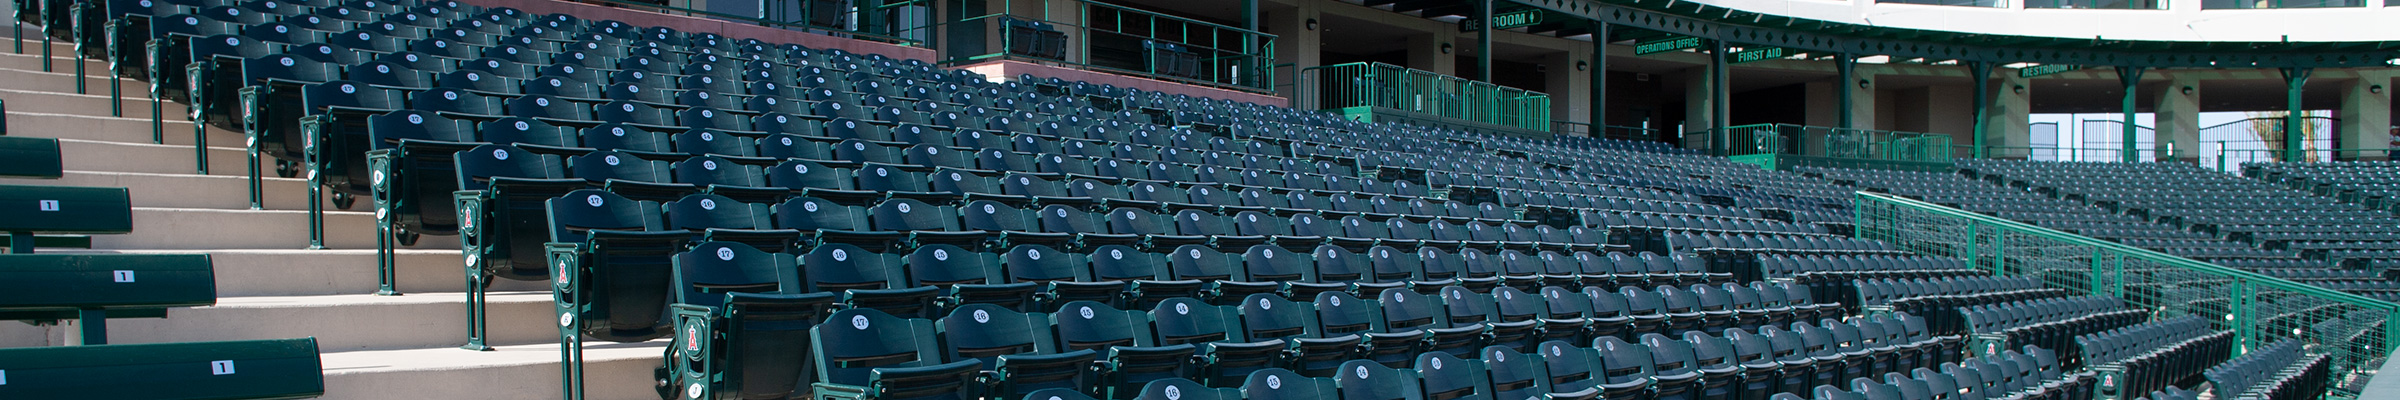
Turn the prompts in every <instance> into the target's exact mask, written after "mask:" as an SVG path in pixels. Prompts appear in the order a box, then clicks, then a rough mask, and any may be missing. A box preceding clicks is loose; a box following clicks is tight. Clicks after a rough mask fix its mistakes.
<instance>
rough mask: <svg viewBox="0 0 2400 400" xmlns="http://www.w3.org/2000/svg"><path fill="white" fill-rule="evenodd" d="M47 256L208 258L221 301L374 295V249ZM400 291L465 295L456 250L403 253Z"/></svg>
mask: <svg viewBox="0 0 2400 400" xmlns="http://www.w3.org/2000/svg"><path fill="white" fill-rule="evenodd" d="M45 252H46V253H62V254H64V253H128V254H159V253H177V254H189V253H195V252H196V253H205V254H208V255H209V260H210V261H211V262H212V263H214V264H215V266H216V274H217V296H220V297H240V296H315V295H341V294H371V293H375V290H376V284H377V283H376V281H375V274H376V270H375V251H374V250H199V251H179V250H53V251H45ZM393 260H394V261H395V262H397V263H398V267H397V268H395V269H394V275H396V277H397V281H398V282H397V283H396V286H398V288H399V290H400V291H401V292H402V293H407V294H408V295H416V294H425V293H460V292H464V291H465V290H466V271H465V268H463V267H461V265H462V263H461V261H460V259H459V254H458V251H457V250H416V249H402V250H400V251H398V252H396V253H395V254H394V257H393ZM492 290H494V291H547V290H550V287H549V286H547V282H544V281H512V280H500V281H496V282H493V283H492Z"/></svg>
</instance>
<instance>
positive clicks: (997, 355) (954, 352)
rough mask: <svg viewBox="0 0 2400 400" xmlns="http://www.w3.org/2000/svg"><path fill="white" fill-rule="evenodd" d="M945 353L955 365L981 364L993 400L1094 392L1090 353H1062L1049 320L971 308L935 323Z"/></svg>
mask: <svg viewBox="0 0 2400 400" xmlns="http://www.w3.org/2000/svg"><path fill="white" fill-rule="evenodd" d="M936 323H937V324H938V325H936V326H938V327H939V328H941V334H942V351H943V355H944V357H946V358H945V359H946V360H949V361H951V362H957V361H966V360H976V361H978V362H981V363H982V365H983V368H984V371H985V372H984V373H985V374H986V376H987V377H988V378H987V379H986V380H987V381H989V382H986V383H989V384H990V385H991V386H992V388H991V395H992V396H997V397H1000V398H1016V397H1019V396H1022V395H1025V394H1030V392H1034V391H1038V390H1044V389H1072V390H1090V388H1091V387H1093V386H1092V385H1093V384H1095V383H1098V382H1097V377H1095V376H1094V375H1095V374H1094V373H1093V371H1091V366H1092V363H1093V361H1095V360H1097V359H1098V358H1099V356H1100V354H1099V353H1098V352H1095V351H1093V350H1090V349H1084V350H1073V351H1061V350H1059V348H1058V341H1057V340H1055V339H1053V338H1051V331H1050V319H1049V318H1048V317H1046V316H1043V315H1041V314H1025V313H1020V312H1017V311H1016V310H1010V309H1008V308H1005V307H1001V306H998V305H992V304H968V305H965V306H960V307H959V308H958V309H955V310H952V311H951V312H950V315H948V316H944V317H942V319H941V320H940V321H937V322H936Z"/></svg>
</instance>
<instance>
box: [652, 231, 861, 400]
mask: <svg viewBox="0 0 2400 400" xmlns="http://www.w3.org/2000/svg"><path fill="white" fill-rule="evenodd" d="M674 262H675V276H674V278H675V281H674V283H673V285H672V286H671V287H672V288H673V289H671V293H673V294H674V295H675V298H674V299H673V300H674V302H675V303H674V304H673V307H674V318H675V325H674V326H675V335H676V336H675V341H674V342H673V343H671V344H670V345H669V346H668V347H667V357H666V359H667V361H666V363H665V365H663V366H661V367H660V368H661V369H662V370H664V371H662V372H663V373H664V376H666V377H668V378H667V379H669V380H670V381H669V382H667V385H666V386H665V387H664V388H662V390H669V391H672V390H683V391H684V392H683V393H682V394H684V395H686V396H689V398H701V399H716V398H728V397H730V398H747V399H755V398H786V397H790V396H791V395H792V394H793V392H795V391H798V390H799V389H800V388H801V387H803V386H805V385H804V384H803V381H805V380H809V379H815V376H816V373H815V371H812V370H810V369H809V368H810V366H811V365H812V363H813V361H812V359H811V357H810V354H809V351H811V350H813V348H814V346H811V345H810V344H809V342H808V341H809V336H808V329H809V328H810V327H813V326H816V324H817V323H819V322H822V321H823V320H824V318H825V314H827V313H830V311H829V310H831V309H832V308H833V303H834V300H835V296H834V294H833V293H825V292H804V291H802V290H801V289H802V288H801V286H800V283H799V272H800V269H799V266H798V265H796V262H795V261H794V259H793V258H792V256H790V255H786V254H776V253H767V252H762V251H759V250H758V249H755V248H750V247H748V246H747V245H744V244H741V243H735V242H703V243H700V244H698V245H695V246H693V247H692V249H691V250H689V251H685V252H683V253H681V254H677V255H675V259H674Z"/></svg>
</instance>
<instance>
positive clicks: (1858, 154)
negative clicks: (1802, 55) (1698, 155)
mask: <svg viewBox="0 0 2400 400" xmlns="http://www.w3.org/2000/svg"><path fill="white" fill-rule="evenodd" d="M1684 140H1685V141H1686V143H1685V146H1686V147H1692V148H1702V149H1710V151H1711V152H1714V153H1715V154H1718V155H1723V156H1727V157H1731V156H1745V155H1753V154H1788V155H1797V156H1811V157H1828V158H1840V159H1860V160H1887V161H1913V162H1945V163H1946V162H1950V159H1951V157H1952V154H1951V147H1952V146H1951V144H1950V140H1951V139H1950V135H1943V134H1933V133H1919V132H1901V131H1884V130H1873V129H1852V128H1835V127H1825V126H1807V125H1793V124H1751V125H1741V126H1730V127H1725V128H1724V129H1710V130H1708V131H1706V132H1705V133H1704V134H1700V135H1685V136H1684Z"/></svg>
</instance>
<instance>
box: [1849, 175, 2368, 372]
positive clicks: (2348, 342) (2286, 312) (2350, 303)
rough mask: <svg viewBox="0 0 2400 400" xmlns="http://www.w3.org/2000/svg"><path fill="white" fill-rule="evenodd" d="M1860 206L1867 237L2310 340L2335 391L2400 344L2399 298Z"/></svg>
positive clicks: (1925, 208)
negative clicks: (2329, 364) (2325, 360)
mask: <svg viewBox="0 0 2400 400" xmlns="http://www.w3.org/2000/svg"><path fill="white" fill-rule="evenodd" d="M1856 206H1857V214H1856V220H1855V221H1854V222H1853V223H1854V224H1855V229H1856V230H1855V231H1854V232H1855V234H1856V235H1857V236H1858V237H1860V238H1866V239H1875V240H1881V241H1884V242H1887V243H1891V244H1893V245H1894V246H1898V247H1899V248H1901V249H1904V250H1908V251H1911V252H1915V253H1918V254H1925V255H1931V256H1941V257H1955V258H1959V259H1963V260H1967V261H1968V262H1970V263H1972V264H1973V265H1975V266H1976V267H1977V268H1980V269H1984V270H1987V271H1991V272H1992V273H1994V274H1996V275H2011V276H2032V277H2039V278H2041V280H2042V281H2043V282H2046V283H2048V284H2049V285H2050V286H2053V287H2059V288H2065V289H2068V290H2070V291H2075V292H2078V293H2079V294H2091V295H2102V296H2116V297H2118V298H2122V299H2124V300H2125V302H2126V303H2127V304H2128V305H2130V306H2132V307H2137V308H2141V309H2146V310H2150V311H2151V312H2152V313H2154V314H2155V317H2158V318H2165V317H2174V316H2181V315H2194V316H2199V317H2201V318H2204V319H2207V320H2209V321H2213V322H2214V323H2215V324H2216V328H2217V329H2224V330H2230V331H2234V332H2235V334H2236V335H2237V336H2238V337H2239V340H2240V343H2241V345H2240V346H2239V347H2238V348H2239V349H2248V348H2251V347H2255V346H2263V345H2266V344H2268V343H2274V342H2276V341H2280V340H2286V339H2297V340H2305V341H2307V343H2310V344H2311V345H2310V346H2309V349H2308V351H2310V352H2312V353H2316V354H2325V355H2327V356H2330V357H2332V358H2333V360H2334V365H2333V370H2334V373H2333V374H2332V375H2331V377H2330V378H2329V379H2330V380H2331V381H2330V382H2327V384H2328V386H2329V387H2332V390H2331V392H2330V396H2332V397H2346V398H2355V397H2356V396H2357V394H2358V393H2356V390H2357V387H2356V385H2345V384H2344V383H2346V382H2364V381H2365V380H2366V378H2367V376H2366V375H2372V374H2374V373H2375V371H2376V370H2377V369H2378V368H2380V366H2381V365H2382V364H2383V360H2382V358H2383V357H2384V356H2385V355H2386V354H2390V353H2391V352H2392V350H2393V348H2392V344H2393V343H2395V342H2400V326H2395V325H2392V324H2387V323H2386V321H2389V320H2391V319H2392V317H2394V316H2395V313H2400V304H2393V303H2391V302H2386V301H2381V300H2375V299H2370V298H2366V297H2360V296H2357V295H2353V294H2349V293H2343V292H2340V291H2335V290H2332V289H2326V288H2322V287H2317V286H2312V285H2308V284H2304V283H2299V282H2293V281H2288V280H2283V279H2278V278H2274V277H2269V276H2266V275H2260V274H2257V273H2253V272H2249V271H2243V270H2238V269H2233V268H2228V267H2224V266H2219V265H2215V264H2209V263H2205V262H2200V261H2193V260H2191V259H2187V258H2183V257H2176V256H2172V255H2167V254H2164V253H2159V252H2155V251H2150V250H2145V249H2141V248H2137V247H2132V246H2126V245H2122V244H2117V243H2113V242H2108V241H2103V240H2099V239H2093V238H2090V237H2085V236H2080V235H2075V234H2071V233H2066V232H2059V231H2055V230H2051V229H2048V228H2042V227H2038V226H2033V225H2029V224H2025V223H2021V222H2016V221H2010V220H2007V219H2001V218H1996V217H1992V216H1987V215H1983V214H1977V213H1974V212H1969V211H1964V210H1958V209H1954V208H1949V207H1943V206H1940V205H1936V204H1933V203H1927V202H1923V201H1918V200H1914V199H1908V198H1903V197H1897V196H1892V195H1886V194H1879V193H1868V192H1859V193H1858V195H1857V199H1856ZM2237 351H2240V350H2237Z"/></svg>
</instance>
